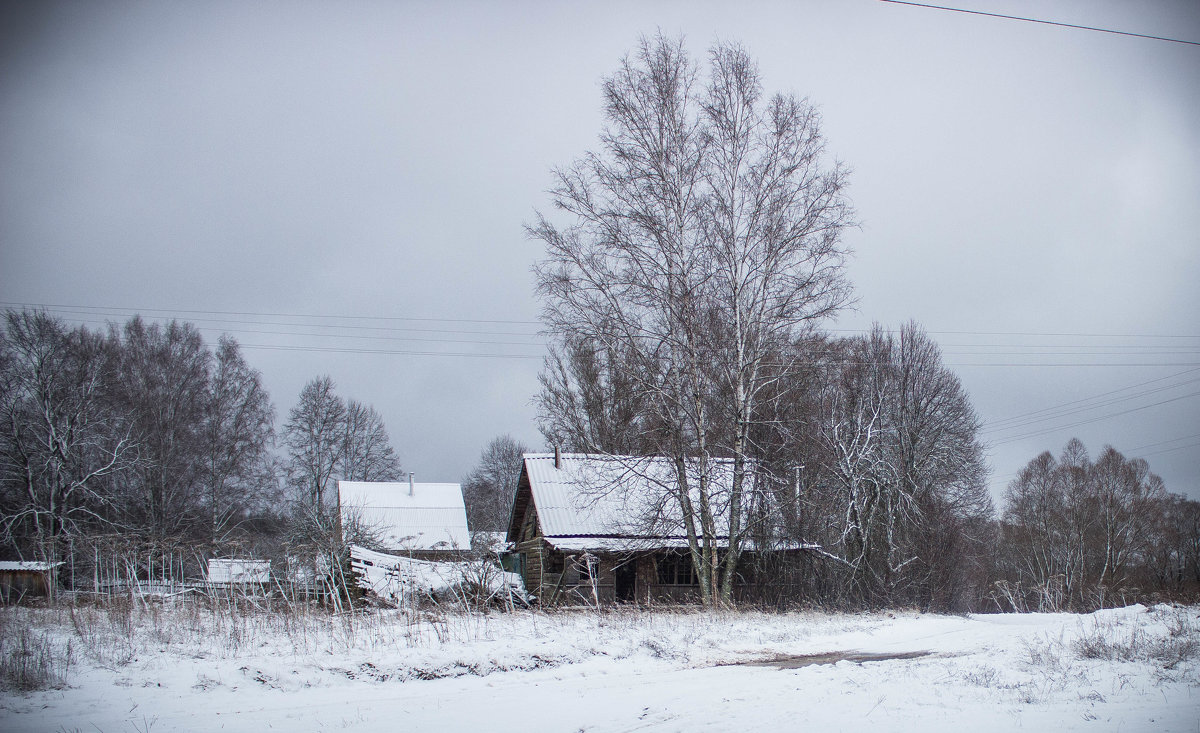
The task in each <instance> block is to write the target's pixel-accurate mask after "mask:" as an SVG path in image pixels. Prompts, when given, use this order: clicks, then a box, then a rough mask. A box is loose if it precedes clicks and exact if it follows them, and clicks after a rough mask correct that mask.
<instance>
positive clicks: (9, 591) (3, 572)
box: [0, 560, 62, 603]
mask: <svg viewBox="0 0 1200 733" xmlns="http://www.w3.org/2000/svg"><path fill="white" fill-rule="evenodd" d="M60 565H62V563H61V562H42V561H39V560H0V602H3V603H16V602H17V601H20V600H21V599H22V598H29V597H41V596H48V595H50V594H51V593H52V592H53V590H54V587H55V585H56V583H57V576H58V566H60Z"/></svg>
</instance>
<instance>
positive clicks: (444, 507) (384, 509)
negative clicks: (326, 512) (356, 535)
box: [338, 481, 471, 550]
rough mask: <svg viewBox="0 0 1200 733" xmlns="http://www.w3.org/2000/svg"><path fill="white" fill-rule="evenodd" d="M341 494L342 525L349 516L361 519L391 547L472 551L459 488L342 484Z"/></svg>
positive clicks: (446, 485)
mask: <svg viewBox="0 0 1200 733" xmlns="http://www.w3.org/2000/svg"><path fill="white" fill-rule="evenodd" d="M410 489H411V490H410ZM338 493H339V497H340V500H341V507H342V515H343V521H345V519H346V518H347V517H350V516H353V517H354V518H356V519H358V520H360V521H362V522H363V523H364V524H365V525H366V526H367V527H368V528H370V529H371V530H373V531H374V532H376V533H377V534H378V535H379V539H380V540H381V541H382V542H383V544H384V545H385V546H387V547H388V548H391V549H397V550H399V549H404V550H440V549H447V550H450V549H469V548H470V547H471V534H470V532H469V531H468V530H467V512H466V509H465V507H464V504H463V496H462V486H461V485H460V484H449V483H413V484H409V483H408V482H407V481H339V482H338Z"/></svg>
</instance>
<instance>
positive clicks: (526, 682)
mask: <svg viewBox="0 0 1200 733" xmlns="http://www.w3.org/2000/svg"><path fill="white" fill-rule="evenodd" d="M22 629H26V630H27V631H25V632H24V633H25V634H26V636H27V637H28V638H30V639H32V640H33V642H37V643H38V644H42V646H41V647H39V648H42V649H45V648H46V647H45V645H46V644H49V645H50V647H51V648H52V649H56V650H57V652H56V653H58V654H59V655H60V656H61V654H63V653H65V650H66V643H67V642H68V641H69V642H70V645H71V649H70V655H71V658H72V660H73V662H72V664H71V665H70V667H69V669H68V670H67V671H66V675H65V682H66V685H67V686H66V687H65V688H63V689H57V690H48V691H39V692H33V693H18V692H12V691H8V692H3V693H0V695H2V697H0V730H3V731H8V732H10V733H17V732H18V731H105V732H108V733H112V732H116V731H148V730H149V731H177V730H179V731H204V730H229V731H254V732H255V733H262V732H263V731H265V730H268V729H275V730H287V731H324V730H354V731H384V730H387V731H398V730H414V731H426V730H427V731H487V732H488V733H501V732H502V731H522V732H528V731H634V730H636V731H675V730H680V731H684V730H686V731H726V730H728V731H742V730H750V731H795V730H815V731H822V732H824V731H839V730H845V731H859V730H868V729H869V730H871V731H890V730H914V731H922V732H923V733H925V732H934V731H953V732H954V733H983V732H984V731H1009V730H1014V729H1024V730H1031V731H1044V730H1054V731H1068V730H1087V731H1101V730H1105V731H1107V730H1114V731H1115V730H1120V731H1143V730H1144V731H1190V732H1192V733H1195V732H1196V731H1200V608H1196V607H1187V608H1171V607H1167V606H1158V607H1155V608H1151V609H1147V608H1145V607H1142V606H1132V607H1129V608H1124V609H1117V610H1106V611H1100V612H1098V613H1094V614H1089V615H1082V616H1079V615H1069V614H1028V615H978V616H968V617H958V616H940V615H932V614H917V613H895V614H891V613H881V614H861V615H845V614H843V615H838V614H825V613H816V612H805V613H789V614H763V613H751V612H745V613H705V612H702V611H697V610H689V611H665V610H642V611H634V610H619V611H611V612H603V613H599V614H597V613H596V612H594V611H592V612H587V611H566V612H555V613H541V612H531V611H526V612H517V613H512V614H502V613H492V614H490V615H486V616H484V615H467V614H446V615H440V614H429V613H422V614H412V613H405V612H400V611H387V612H373V613H371V614H368V615H365V616H355V617H342V618H337V619H331V618H330V617H329V616H328V615H322V614H321V613H319V612H317V611H311V612H305V613H300V614H288V615H280V614H271V613H265V612H254V613H238V614H230V613H229V612H228V610H226V611H225V612H221V613H214V612H211V611H208V610H204V609H201V608H198V607H196V606H193V605H181V606H179V607H176V608H170V607H168V608H160V607H154V606H151V607H148V608H143V609H140V610H135V611H133V612H132V613H131V612H129V611H128V610H127V609H126V610H121V609H115V610H107V609H94V608H86V609H80V610H77V611H75V612H74V614H71V613H69V612H67V611H65V610H59V609H55V610H44V609H43V610H38V609H15V608H5V609H0V635H2V636H4V637H6V638H8V639H10V640H11V639H13V638H14V637H15V636H19V635H20V634H21V633H22V631H21V630H22ZM30 629H31V631H30ZM35 646H36V644H35ZM2 649H3V650H4V654H6V655H9V657H8V658H11V654H12V653H13V645H12V643H11V641H10V642H9V643H8V645H7V646H4V647H2ZM917 653H924V654H922V655H920V656H916V654H917ZM845 654H851V655H854V654H857V655H859V656H852V658H851V659H845V660H842V661H836V660H837V659H838V658H839V657H840V656H843V655H845ZM808 655H821V656H819V657H815V658H814V657H811V656H808ZM865 655H877V657H891V658H871V657H869V656H868V658H867V660H866V661H864V656H865ZM854 659H857V660H858V661H853V660H854ZM814 662H822V663H814Z"/></svg>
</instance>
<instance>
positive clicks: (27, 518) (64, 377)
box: [0, 311, 137, 559]
mask: <svg viewBox="0 0 1200 733" xmlns="http://www.w3.org/2000/svg"><path fill="white" fill-rule="evenodd" d="M112 378H113V362H112V358H111V354H110V353H109V352H108V350H107V348H106V344H105V343H104V339H103V338H102V337H101V336H99V335H98V334H94V333H90V332H88V331H87V330H86V329H84V328H82V327H80V328H74V329H71V328H68V327H67V326H66V325H64V324H63V323H62V322H61V321H59V320H57V319H55V318H53V317H51V316H49V315H47V314H45V313H43V312H37V311H8V312H7V313H6V314H5V319H4V332H3V333H2V334H0V411H2V415H0V419H3V421H4V424H3V433H2V434H0V501H2V502H3V524H2V529H3V532H4V537H5V540H6V541H7V542H9V543H12V544H13V545H15V546H16V548H17V549H18V551H22V552H33V553H36V554H37V555H39V556H40V557H41V558H42V559H55V558H56V557H57V556H58V555H59V553H60V552H62V550H63V549H64V547H63V545H64V540H69V539H71V538H73V537H77V536H80V535H82V534H84V533H85V532H87V531H89V530H90V531H111V530H112V529H113V527H114V520H115V507H114V501H113V497H112V495H111V492H110V491H108V487H109V486H110V484H109V481H108V479H110V478H111V477H112V476H113V475H114V474H117V473H119V472H121V471H122V470H124V469H127V468H128V467H129V466H130V465H131V464H132V463H133V462H134V460H135V458H136V456H137V453H136V450H135V443H134V441H133V439H132V429H131V427H130V424H129V421H128V420H126V419H125V418H124V416H123V415H122V414H120V413H119V412H116V411H114V410H112V409H111V405H110V404H109V403H108V402H107V401H106V400H105V399H103V397H104V392H105V390H106V388H107V387H108V385H109V382H110V380H111V379H112ZM118 526H119V525H118Z"/></svg>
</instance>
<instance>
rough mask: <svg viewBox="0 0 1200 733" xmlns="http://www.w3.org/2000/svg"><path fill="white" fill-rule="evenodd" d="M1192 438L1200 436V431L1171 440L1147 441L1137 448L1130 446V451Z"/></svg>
mask: <svg viewBox="0 0 1200 733" xmlns="http://www.w3.org/2000/svg"><path fill="white" fill-rule="evenodd" d="M1191 438H1200V433H1193V434H1192V435H1183V436H1180V437H1178V438H1171V439H1170V440H1160V441H1159V442H1157V443H1147V444H1146V445H1139V446H1138V447H1136V448H1130V449H1129V451H1128V452H1130V453H1132V452H1134V451H1138V450H1144V449H1146V448H1156V447H1158V446H1160V445H1167V444H1168V443H1178V442H1179V441H1181V440H1189V439H1191ZM1171 450H1175V449H1174V448H1172V449H1171Z"/></svg>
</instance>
